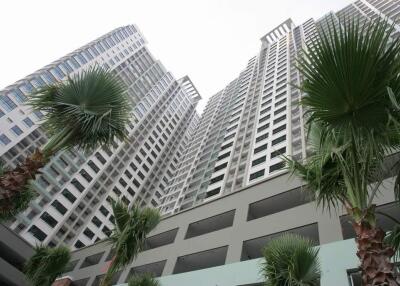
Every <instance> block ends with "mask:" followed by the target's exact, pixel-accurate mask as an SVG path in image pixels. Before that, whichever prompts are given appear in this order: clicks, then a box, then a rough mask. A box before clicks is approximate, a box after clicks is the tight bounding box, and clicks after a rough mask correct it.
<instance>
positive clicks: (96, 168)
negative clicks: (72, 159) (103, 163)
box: [88, 160, 100, 173]
mask: <svg viewBox="0 0 400 286" xmlns="http://www.w3.org/2000/svg"><path fill="white" fill-rule="evenodd" d="M88 165H89V167H90V168H91V169H92V170H93V171H94V172H95V173H98V172H99V171H100V168H99V167H97V165H96V164H95V163H94V162H93V161H92V160H90V161H89V162H88Z"/></svg>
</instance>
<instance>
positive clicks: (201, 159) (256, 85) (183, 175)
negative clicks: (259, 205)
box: [159, 0, 400, 215]
mask: <svg viewBox="0 0 400 286" xmlns="http://www.w3.org/2000/svg"><path fill="white" fill-rule="evenodd" d="M399 6H400V1H398V0H392V1H385V0H379V1H378V0H359V1H355V2H354V3H352V4H350V5H348V6H346V7H344V8H343V9H341V10H340V11H337V12H335V13H334V12H331V13H328V14H326V15H325V16H323V17H321V18H320V19H317V20H314V19H309V20H307V21H305V22H304V23H302V24H300V25H297V26H296V25H295V24H294V23H293V21H292V20H290V19H288V20H286V21H284V22H282V23H281V24H280V25H278V26H277V27H275V28H274V29H272V30H271V31H270V32H268V33H267V34H265V35H264V36H263V37H261V39H260V40H261V45H260V51H259V53H258V54H257V55H256V56H254V57H252V58H250V60H249V61H248V63H247V66H246V67H245V68H244V69H243V70H242V71H241V72H240V74H239V76H238V77H237V78H236V79H234V80H232V81H231V82H230V83H229V84H228V85H227V86H226V87H225V88H224V89H223V90H221V91H219V92H217V93H216V94H215V95H214V96H212V97H211V98H210V100H209V101H208V103H207V106H206V108H205V110H204V113H203V114H202V117H201V119H200V122H199V125H198V128H197V130H196V131H195V132H194V134H193V137H192V138H191V141H190V143H189V144H188V146H187V148H186V150H185V151H184V153H183V156H182V163H181V164H180V165H179V166H178V169H177V172H176V173H175V175H174V177H173V178H172V179H171V181H170V184H169V185H168V187H167V188H166V190H165V196H164V197H163V198H162V200H161V205H160V206H159V208H160V210H161V211H162V212H163V213H164V214H166V215H169V214H174V213H177V212H179V211H182V210H185V209H188V208H190V207H193V206H195V205H198V204H201V203H203V202H207V201H209V200H213V199H217V198H219V197H221V196H224V195H226V194H229V193H231V192H236V191H237V190H240V189H242V188H243V187H246V186H250V185H252V184H253V183H255V182H258V181H262V180H263V179H266V178H268V177H270V176H272V177H273V176H275V175H276V174H279V173H282V168H283V166H284V163H283V162H282V158H281V156H280V155H282V154H285V155H287V156H293V157H294V158H296V159H298V160H300V159H302V158H305V157H306V155H307V148H306V142H305V131H304V122H303V114H304V111H303V108H302V106H299V104H298V103H299V100H300V99H301V97H302V93H301V92H300V91H299V90H298V89H297V88H295V87H294V86H299V85H300V84H301V81H302V78H301V75H300V74H299V72H298V71H297V69H296V67H295V62H296V57H297V56H298V54H300V53H302V52H303V50H307V49H308V48H310V47H312V45H313V42H314V41H315V40H317V39H318V37H319V35H320V33H321V31H322V30H326V29H327V28H328V27H329V25H332V24H334V25H340V22H339V21H342V22H343V21H345V20H348V19H358V20H360V22H361V23H363V22H369V21H374V20H375V19H377V18H382V19H388V21H389V22H390V23H393V24H394V33H393V37H398V36H399V35H400V25H399V24H400V22H399V15H400V8H399ZM288 83H291V84H292V85H290V84H288Z"/></svg>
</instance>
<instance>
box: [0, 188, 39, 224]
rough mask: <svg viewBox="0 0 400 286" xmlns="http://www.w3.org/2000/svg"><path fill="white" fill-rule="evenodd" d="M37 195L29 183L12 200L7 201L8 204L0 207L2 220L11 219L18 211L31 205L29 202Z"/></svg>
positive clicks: (0, 220) (0, 219)
mask: <svg viewBox="0 0 400 286" xmlns="http://www.w3.org/2000/svg"><path fill="white" fill-rule="evenodd" d="M37 195H38V194H37V193H36V191H35V190H34V189H33V187H32V185H28V186H26V187H25V189H24V190H23V191H21V192H18V193H16V194H15V195H14V196H13V197H12V200H8V201H6V202H7V206H4V207H2V208H0V222H2V221H7V220H10V219H12V218H13V217H15V216H16V215H17V214H18V213H20V212H22V211H24V210H26V209H27V208H28V207H29V203H30V202H31V201H32V200H33V199H34V198H36V197H37ZM6 202H4V203H6Z"/></svg>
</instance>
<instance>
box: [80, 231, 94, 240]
mask: <svg viewBox="0 0 400 286" xmlns="http://www.w3.org/2000/svg"><path fill="white" fill-rule="evenodd" d="M83 234H84V235H86V236H87V237H88V238H89V239H92V238H93V237H94V232H93V231H91V230H90V229H89V228H86V229H85V230H84V231H83Z"/></svg>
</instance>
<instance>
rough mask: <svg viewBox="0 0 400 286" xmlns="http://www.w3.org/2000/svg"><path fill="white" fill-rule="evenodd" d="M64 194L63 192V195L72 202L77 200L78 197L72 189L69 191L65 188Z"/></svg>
mask: <svg viewBox="0 0 400 286" xmlns="http://www.w3.org/2000/svg"><path fill="white" fill-rule="evenodd" d="M62 194H63V196H64V197H65V198H66V199H67V200H69V201H70V202H71V203H72V204H73V203H74V202H75V201H76V197H75V196H74V195H73V194H72V193H71V192H70V191H68V190H67V189H64V190H63V191H62Z"/></svg>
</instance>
